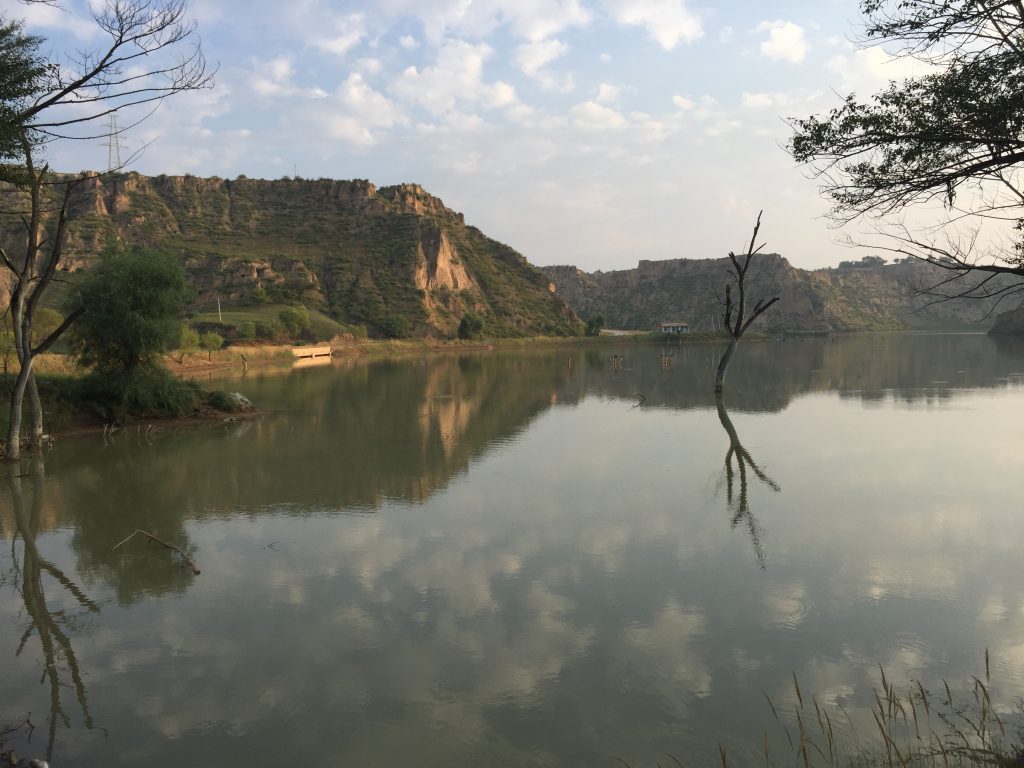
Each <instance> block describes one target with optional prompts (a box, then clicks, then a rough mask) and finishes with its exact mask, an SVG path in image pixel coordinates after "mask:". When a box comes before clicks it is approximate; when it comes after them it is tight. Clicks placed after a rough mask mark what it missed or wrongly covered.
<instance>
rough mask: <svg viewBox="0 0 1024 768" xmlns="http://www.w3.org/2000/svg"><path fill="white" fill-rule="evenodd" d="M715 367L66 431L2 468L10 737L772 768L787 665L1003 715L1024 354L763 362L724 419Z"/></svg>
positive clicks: (415, 392) (1023, 501)
mask: <svg viewBox="0 0 1024 768" xmlns="http://www.w3.org/2000/svg"><path fill="white" fill-rule="evenodd" d="M717 351H718V350H717V349H716V348H715V347H713V346H701V345H693V346H685V347H674V348H672V352H673V357H671V358H670V360H669V361H668V364H667V365H666V364H663V363H662V360H661V357H660V352H661V350H660V348H659V347H656V346H652V347H635V346H631V345H623V346H622V347H606V348H601V349H593V348H592V349H585V350H584V349H573V348H571V347H565V348H560V349H552V348H549V349H543V350H531V351H526V352H520V353H486V354H476V355H465V356H452V357H431V358H427V359H417V360H402V361H395V362H377V363H371V364H348V365H345V364H342V365H335V366H329V367H325V368H318V369H308V370H301V371H292V372H290V373H286V374H270V373H265V374H261V373H259V372H257V373H255V374H252V373H250V376H249V377H247V378H244V379H239V380H234V381H231V382H229V383H228V385H227V386H229V388H231V389H234V390H238V391H241V392H243V393H245V394H246V395H248V396H249V397H251V398H252V399H253V400H254V401H255V402H256V403H257V404H259V405H260V406H261V407H262V408H264V409H266V410H267V411H268V413H267V415H265V416H264V417H262V418H260V419H258V420H255V421H247V422H240V423H228V424H224V425H220V426H216V427H213V428H210V429H204V430H198V431H180V432H175V431H163V432H150V433H148V434H147V433H146V432H145V431H141V432H140V431H131V432H128V433H121V434H118V435H115V436H114V437H113V438H112V439H111V438H104V437H103V436H100V435H97V436H94V437H87V438H80V439H65V440H62V441H59V442H58V443H57V445H56V446H55V447H54V448H53V449H51V450H49V451H47V452H46V454H45V467H40V466H38V464H33V465H28V464H26V465H25V466H24V467H22V468H21V469H20V470H18V471H15V472H12V473H10V474H11V476H10V477H4V478H3V479H2V480H0V544H2V547H0V722H2V721H15V720H20V719H21V718H23V717H24V716H25V714H26V713H31V718H32V722H33V723H34V724H35V725H36V726H37V728H36V730H35V732H34V734H33V736H32V743H31V744H25V743H19V744H17V745H16V746H18V747H19V752H22V751H23V752H24V753H26V754H34V755H40V756H44V755H45V756H47V757H50V758H51V760H52V762H53V764H54V765H55V766H58V767H59V768H63V767H64V766H97V765H104V766H118V765H139V764H142V763H143V762H145V764H147V765H149V766H153V767H154V768H157V767H159V766H175V767H178V766H181V765H196V766H215V765H298V764H307V765H343V764H344V765H416V766H451V765H467V766H468V765H480V766H488V765H494V766H518V765H522V766H562V765H565V766H568V765H609V766H610V765H614V764H617V763H616V762H615V760H614V758H615V757H616V756H621V757H623V758H626V759H627V760H629V762H630V763H632V764H633V765H653V764H654V761H655V760H656V759H657V758H658V756H659V755H663V754H664V753H667V752H671V753H672V754H674V755H675V756H677V757H679V758H680V759H683V760H684V761H686V760H689V761H691V763H690V764H696V765H708V764H712V762H713V761H715V760H717V759H718V757H717V756H718V752H717V750H718V747H717V741H719V740H720V741H721V742H722V743H724V744H727V745H729V749H730V754H731V755H733V756H734V759H735V760H736V761H737V762H738V763H739V764H744V762H743V761H744V758H747V759H748V762H749V763H754V764H756V761H755V760H753V759H752V758H751V757H750V756H751V755H755V754H758V753H759V749H760V743H761V739H762V734H763V731H764V729H765V728H768V727H770V726H771V725H772V722H773V717H772V715H771V712H770V710H769V708H768V705H767V703H766V702H765V700H764V697H763V695H762V691H763V692H766V693H768V694H769V695H771V696H772V698H773V699H775V700H776V701H778V702H782V703H783V705H785V703H786V702H788V701H790V700H791V699H792V679H793V675H794V673H795V674H796V675H797V677H798V678H799V680H800V684H801V687H802V689H803V690H804V691H805V692H813V693H815V694H816V696H817V698H818V699H819V700H820V701H823V702H826V703H828V704H830V705H833V706H836V707H838V706H839V705H842V706H843V707H844V708H845V709H846V710H847V711H848V712H850V713H851V719H852V720H854V721H857V720H858V719H859V718H863V717H865V716H867V714H866V713H867V712H868V710H869V707H870V706H871V703H872V696H873V694H872V687H873V686H875V685H877V684H878V665H882V666H883V667H884V668H885V670H886V672H887V674H888V676H889V678H890V680H894V681H896V682H898V683H905V682H908V681H910V680H912V679H913V680H916V679H919V680H921V681H923V683H924V684H925V685H926V686H941V682H940V681H941V680H942V679H943V678H945V679H947V680H949V681H950V684H951V685H952V686H954V687H967V685H968V681H969V676H970V675H971V674H974V673H978V674H980V673H981V671H982V670H983V668H984V667H983V665H984V653H985V649H986V648H988V649H989V650H990V654H991V659H992V675H993V679H994V681H995V685H994V689H995V695H996V699H997V702H998V703H999V706H1000V707H1002V708H1007V709H1008V708H1009V707H1010V701H1011V699H1012V698H1013V697H1014V696H1016V695H1020V694H1022V693H1024V579H1022V578H1021V576H1020V573H1021V569H1020V562H1021V549H1022V546H1024V483H1021V481H1020V468H1021V460H1022V458H1024V449H1022V445H1024V347H1021V346H1020V345H1012V344H1006V343H1005V342H1003V343H999V344H997V343H996V342H994V341H993V340H992V339H989V338H987V337H984V336H972V335H950V336H928V335H908V336H874V337H851V338H843V339H814V340H804V341H785V342H770V343H761V344H757V343H750V344H746V345H745V346H744V347H742V348H741V350H740V353H739V354H738V356H737V359H736V362H735V363H734V365H733V369H732V371H731V372H730V376H729V386H730V390H729V392H728V395H727V400H726V404H725V408H718V407H716V403H715V400H714V398H713V396H712V394H711V391H710V390H711V381H712V378H713V370H714V364H715V361H716V355H717ZM615 353H619V354H623V355H624V356H625V363H624V366H623V368H624V370H621V371H620V370H613V369H612V366H611V365H610V356H611V355H612V354H615ZM570 357H571V358H572V361H571V365H570V361H569V358H570ZM637 393H640V395H638V394H637ZM641 395H642V396H643V397H645V398H646V399H645V400H642V398H641ZM641 400H642V403H641ZM638 403H641V404H640V405H637V404H638ZM17 474H21V475H22V476H21V477H15V476H14V475H17ZM135 528H143V529H146V530H149V531H152V532H153V533H155V534H157V535H158V536H160V537H161V538H162V539H164V540H165V541H168V542H171V543H174V544H176V545H177V546H180V547H182V548H183V549H187V550H188V551H189V553H190V554H191V556H192V557H193V559H194V560H195V562H196V564H197V565H198V566H199V567H200V568H201V569H202V574H201V575H198V576H194V575H193V574H192V572H191V571H190V570H189V569H188V568H187V567H184V566H183V565H182V564H181V562H180V558H179V557H178V556H177V555H176V554H175V553H173V552H171V551H170V550H166V549H164V548H162V547H159V546H157V545H153V544H150V543H148V542H146V541H144V540H142V539H141V537H136V538H134V539H132V540H130V541H128V542H127V543H125V544H123V545H121V546H120V547H118V548H117V549H116V550H113V547H114V545H116V544H117V543H118V542H119V541H121V540H123V539H124V538H125V537H126V536H128V535H129V534H130V533H131V532H132V530H133V529H135ZM783 708H785V706H783Z"/></svg>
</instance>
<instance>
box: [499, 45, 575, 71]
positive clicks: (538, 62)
mask: <svg viewBox="0 0 1024 768" xmlns="http://www.w3.org/2000/svg"><path fill="white" fill-rule="evenodd" d="M568 52H569V46H568V45H566V44H565V43H563V42H562V41H561V40H555V39H552V40H538V41H535V42H530V43H524V44H523V45H520V46H519V47H518V48H516V50H515V54H514V57H513V58H514V60H515V62H516V65H517V66H518V67H519V68H520V69H521V70H522V71H523V72H524V73H525V74H527V75H529V76H530V77H536V76H537V74H538V72H539V71H540V69H541V68H542V67H544V66H545V65H547V64H550V63H551V62H552V61H554V60H555V59H558V58H561V57H562V56H564V55H565V54H566V53H568Z"/></svg>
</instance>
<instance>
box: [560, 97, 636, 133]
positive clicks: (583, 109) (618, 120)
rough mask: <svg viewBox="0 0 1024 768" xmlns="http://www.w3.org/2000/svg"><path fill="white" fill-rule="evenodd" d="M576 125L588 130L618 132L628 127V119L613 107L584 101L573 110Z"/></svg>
mask: <svg viewBox="0 0 1024 768" xmlns="http://www.w3.org/2000/svg"><path fill="white" fill-rule="evenodd" d="M572 115H573V117H574V118H575V123H576V125H577V126H579V127H580V128H586V129H588V130H598V131H607V130H617V129H619V128H623V127H625V125H626V118H625V117H623V116H622V114H620V113H619V112H617V111H615V110H614V109H612V108H611V107H606V106H604V105H603V104H598V103H597V102H596V101H584V102H583V103H582V104H577V105H576V106H575V107H573V108H572Z"/></svg>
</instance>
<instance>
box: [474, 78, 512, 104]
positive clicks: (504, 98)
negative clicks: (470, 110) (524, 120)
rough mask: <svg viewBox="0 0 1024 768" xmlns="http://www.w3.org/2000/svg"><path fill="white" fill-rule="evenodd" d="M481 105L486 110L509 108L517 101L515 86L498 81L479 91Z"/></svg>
mask: <svg viewBox="0 0 1024 768" xmlns="http://www.w3.org/2000/svg"><path fill="white" fill-rule="evenodd" d="M480 101H481V103H482V104H483V105H484V106H485V107H487V108H488V109H497V108H499V107H509V106H512V105H513V104H515V103H516V102H517V101H518V98H517V96H516V89H515V86H513V85H509V84H508V83H506V82H504V81H502V80H499V81H498V82H496V83H493V84H491V85H486V86H484V87H483V88H482V89H481V98H480Z"/></svg>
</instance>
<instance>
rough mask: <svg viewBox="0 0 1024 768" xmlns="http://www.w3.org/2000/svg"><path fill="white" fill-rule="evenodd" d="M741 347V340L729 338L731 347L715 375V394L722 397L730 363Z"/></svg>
mask: <svg viewBox="0 0 1024 768" xmlns="http://www.w3.org/2000/svg"><path fill="white" fill-rule="evenodd" d="M739 345H740V340H739V339H738V338H736V337H735V336H730V337H729V346H728V348H727V349H726V350H725V354H724V355H722V359H721V360H719V361H718V372H717V373H715V392H717V393H718V394H719V396H721V394H722V389H723V387H724V386H725V372H726V371H727V370H728V368H729V363H730V362H732V356H733V355H734V354H736V347H738V346H739Z"/></svg>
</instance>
